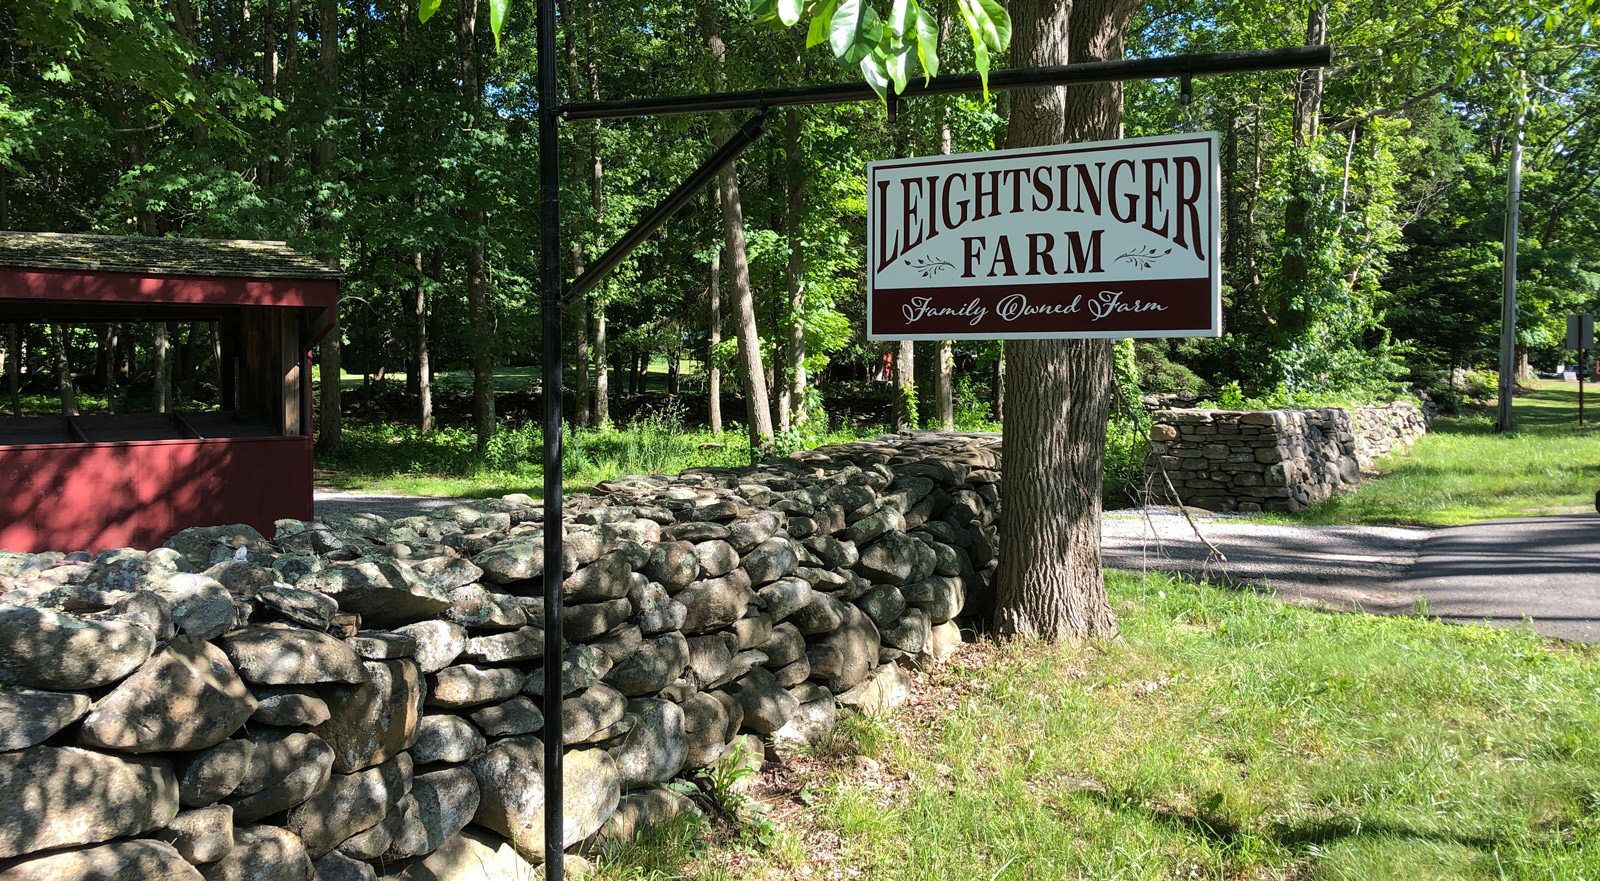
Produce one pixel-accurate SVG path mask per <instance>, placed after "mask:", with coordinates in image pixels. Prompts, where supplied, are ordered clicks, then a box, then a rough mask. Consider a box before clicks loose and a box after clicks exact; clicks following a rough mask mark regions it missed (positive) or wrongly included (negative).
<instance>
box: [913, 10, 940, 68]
mask: <svg viewBox="0 0 1600 881" xmlns="http://www.w3.org/2000/svg"><path fill="white" fill-rule="evenodd" d="M917 58H918V59H919V60H921V62H922V71H923V73H925V74H927V76H928V77H929V78H932V77H936V76H938V75H939V20H938V19H936V18H934V17H933V15H932V14H931V13H929V12H928V10H926V9H923V8H922V7H920V6H919V7H917Z"/></svg>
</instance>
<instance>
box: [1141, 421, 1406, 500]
mask: <svg viewBox="0 0 1600 881" xmlns="http://www.w3.org/2000/svg"><path fill="white" fill-rule="evenodd" d="M1153 418H1154V422H1155V424H1154V425H1153V426H1152V427H1151V429H1150V449H1149V452H1148V455H1147V458H1146V459H1145V483H1146V485H1147V486H1148V487H1149V489H1150V492H1151V494H1152V496H1153V500H1154V501H1156V502H1158V503H1166V504H1176V503H1178V502H1180V501H1181V502H1182V503H1183V504H1185V505H1193V506H1195V507H1199V508H1205V509H1207V510H1211V511H1240V512H1255V511H1300V510H1304V509H1305V508H1307V507H1310V506H1311V505H1314V504H1316V503H1317V502H1320V501H1322V500H1323V499H1326V498H1328V497H1329V496H1331V495H1333V494H1334V493H1335V492H1338V491H1339V490H1340V489H1342V488H1343V487H1346V486H1351V485H1354V484H1356V483H1359V482H1360V481H1361V474H1362V472H1363V471H1366V472H1370V471H1371V470H1372V468H1373V464H1374V463H1375V462H1376V461H1377V460H1378V459H1380V458H1382V457H1383V456H1386V455H1389V454H1391V453H1401V452H1405V451H1406V450H1408V449H1410V448H1411V445H1412V444H1413V443H1414V442H1415V441H1416V439H1417V438H1419V437H1421V436H1422V435H1423V434H1424V433H1426V432H1427V430H1428V423H1429V421H1430V414H1429V413H1428V412H1427V411H1426V410H1424V409H1423V408H1422V407H1419V406H1417V405H1416V404H1414V403H1412V402H1410V401H1395V402H1394V403H1391V404H1388V405H1385V406H1381V407H1355V408H1352V409H1346V408H1344V407H1322V408H1319V409H1316V410H1257V411H1239V410H1162V411H1159V412H1157V413H1156V414H1155V415H1154V417H1153ZM1160 469H1165V470H1166V473H1167V477H1168V478H1170V479H1171V481H1172V485H1173V486H1174V487H1175V488H1176V489H1177V491H1178V496H1179V498H1176V499H1175V498H1173V497H1172V493H1171V492H1170V491H1169V490H1168V488H1167V484H1166V481H1165V480H1163V479H1162V475H1161V474H1160Z"/></svg>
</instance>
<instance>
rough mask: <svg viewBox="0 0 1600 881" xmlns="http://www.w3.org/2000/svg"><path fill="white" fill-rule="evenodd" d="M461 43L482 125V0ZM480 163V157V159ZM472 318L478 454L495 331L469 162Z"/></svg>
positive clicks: (484, 441)
mask: <svg viewBox="0 0 1600 881" xmlns="http://www.w3.org/2000/svg"><path fill="white" fill-rule="evenodd" d="M457 10H458V13H457V23H456V47H457V49H458V50H459V52H460V55H461V98H462V103H463V104H465V105H466V110H467V119H468V122H467V124H468V126H471V127H476V126H477V120H478V113H479V112H480V110H481V109H482V106H483V82H482V80H481V78H480V77H479V72H478V2H477V0H459V2H458V3H457ZM474 161H475V160H474ZM466 178H467V179H466V184H465V187H464V188H465V191H466V202H467V205H468V206H469V207H468V209H467V217H466V220H467V235H468V236H469V237H470V238H471V240H472V244H471V246H469V247H468V248H467V320H468V323H469V324H470V325H471V326H472V430H473V432H474V434H475V435H476V436H477V439H478V452H480V453H481V452H483V451H484V450H486V449H488V446H489V438H491V437H494V432H495V423H494V348H493V347H494V334H493V332H492V331H491V330H490V328H489V303H488V277H487V273H486V271H485V268H484V259H485V253H484V243H483V238H484V236H485V235H487V234H488V230H487V229H486V227H485V218H484V211H483V209H482V208H480V207H477V206H476V200H477V195H476V193H477V188H478V181H477V175H476V173H475V172H474V170H473V167H472V165H471V164H470V163H469V164H468V166H467V169H466Z"/></svg>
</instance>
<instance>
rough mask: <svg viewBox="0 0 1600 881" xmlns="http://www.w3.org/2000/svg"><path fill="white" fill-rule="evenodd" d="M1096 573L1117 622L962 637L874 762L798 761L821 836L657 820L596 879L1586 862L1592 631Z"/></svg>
mask: <svg viewBox="0 0 1600 881" xmlns="http://www.w3.org/2000/svg"><path fill="white" fill-rule="evenodd" d="M1108 577H1109V579H1110V588H1111V592H1112V597H1113V605H1114V606H1115V607H1116V609H1117V611H1118V613H1119V617H1120V622H1121V626H1122V630H1123V639H1122V640H1121V641H1119V642H1115V643H1112V644H1108V645H1102V646H1096V647H1090V648H1071V647H1068V648H1058V647H1049V646H1042V645H1038V644H1031V643H1013V644H1006V645H998V646H996V645H993V644H982V643H980V644H979V645H977V646H974V647H969V648H968V649H967V651H966V653H965V654H964V655H963V656H958V659H957V662H956V663H955V664H954V665H953V666H951V667H948V668H945V669H943V670H941V671H938V672H935V673H934V674H933V675H932V676H931V678H930V681H929V682H928V683H927V684H926V685H925V686H923V691H922V692H921V694H920V696H919V700H924V701H932V705H931V706H929V705H924V706H922V707H918V708H913V709H911V710H910V711H908V712H907V713H906V714H904V715H905V717H906V718H905V719H902V720H901V721H898V722H891V723H890V724H889V725H887V726H885V727H884V728H883V736H881V737H874V738H864V739H860V740H858V741H857V745H856V748H857V749H859V750H860V751H862V752H863V753H866V754H868V755H870V757H872V758H874V759H876V760H877V761H878V762H880V763H881V765H882V768H883V774H882V775H881V777H882V778H887V783H885V782H884V780H883V779H878V780H872V779H864V778H863V777H862V776H861V775H859V774H854V773H852V772H851V770H850V767H851V763H850V762H849V761H848V760H845V761H840V762H838V763H837V764H836V765H835V766H834V767H832V768H831V769H827V770H823V771H819V772H815V779H812V780H809V781H808V782H807V785H808V786H809V787H810V790H811V791H812V792H814V793H816V798H815V805H814V808H813V809H812V810H811V811H809V812H806V814H807V815H808V816H810V817H811V818H812V819H811V820H810V821H805V820H792V821H791V826H792V827H794V828H791V829H790V830H789V834H790V835H791V836H796V837H801V838H804V839H806V840H807V841H808V842H811V843H817V842H824V843H827V842H837V853H831V852H829V849H826V848H824V849H809V850H808V849H803V852H816V853H822V854H826V855H825V856H817V857H813V858H808V860H807V861H806V862H803V863H802V864H800V865H799V866H795V865H792V864H790V863H791V859H790V858H789V857H787V856H780V855H777V854H774V853H772V852H770V851H767V850H762V849H760V848H753V849H752V846H750V845H748V844H746V845H731V846H730V845H713V846H710V847H709V848H707V847H706V846H705V845H700V846H695V845H694V844H693V842H692V841H686V840H685V838H684V832H683V830H682V829H681V828H679V829H677V830H676V831H675V832H674V833H673V835H674V836H676V837H668V838H665V839H662V840H659V841H655V842H652V841H650V840H647V841H646V842H645V843H644V844H643V845H642V846H641V847H640V848H635V849H634V850H633V851H632V852H631V856H630V855H629V854H622V855H619V858H618V859H616V860H613V861H611V862H608V863H605V864H603V868H602V872H601V877H602V879H623V878H628V879H635V878H643V879H667V878H675V877H685V878H702V877H704V878H729V879H739V878H761V879H771V878H789V877H799V876H803V875H807V874H809V875H811V876H812V877H824V878H831V877H849V878H855V877H859V878H873V879H888V881H898V879H905V881H946V879H948V881H968V879H997V881H998V879H1009V881H1034V879H1058V878H1086V879H1109V878H1126V879H1151V878H1215V879H1224V878H1226V879H1245V878H1249V879H1258V878H1259V879H1267V878H1273V879H1291V878H1292V879H1424V878H1428V879H1431V878H1452V879H1454V878H1464V879H1474V878H1482V879H1499V878H1517V879H1536V878H1537V879H1574V881H1576V879H1580V878H1589V879H1592V878H1595V877H1597V875H1600V813H1597V811H1600V701H1597V700H1596V698H1597V696H1600V664H1597V661H1600V658H1597V656H1596V651H1595V650H1594V649H1590V648H1585V647H1579V646H1572V645H1568V644H1561V643H1554V642H1550V641H1546V640H1543V639H1541V638H1539V637H1537V636H1533V635H1530V634H1527V633H1524V632H1519V631H1509V630H1504V629H1499V628H1479V627H1457V626H1452V625H1446V624H1440V623H1436V622H1430V621H1426V620H1422V619H1419V618H1389V617H1374V616H1364V615H1339V614H1329V613H1321V612H1315V611H1310V610H1306V609H1302V608H1297V607H1294V606H1289V605H1285V604H1281V603H1279V602H1277V601H1275V600H1273V599H1270V598H1267V597H1261V596H1256V595H1251V594H1241V593H1238V592H1234V591H1228V590H1223V589H1217V588H1212V587H1205V586H1197V585H1194V584H1187V583H1179V582H1175V581H1171V580H1168V579H1166V578H1163V577H1159V576H1153V577H1149V578H1139V577H1137V576H1134V575H1131V574H1120V573H1116V574H1111V575H1109V576H1108ZM641 855H644V858H643V859H641Z"/></svg>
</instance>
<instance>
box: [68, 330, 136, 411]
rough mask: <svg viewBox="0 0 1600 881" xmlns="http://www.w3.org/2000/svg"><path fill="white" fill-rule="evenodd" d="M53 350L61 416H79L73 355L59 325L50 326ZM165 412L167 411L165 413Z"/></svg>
mask: <svg viewBox="0 0 1600 881" xmlns="http://www.w3.org/2000/svg"><path fill="white" fill-rule="evenodd" d="M50 342H51V343H52V344H53V345H52V346H51V348H53V349H55V356H56V394H57V395H58V396H59V397H60V398H61V415H62V416H76V415H78V392H77V387H76V386H74V385H73V383H72V353H71V352H68V351H67V330H66V328H64V327H62V326H61V325H59V324H52V325H50ZM163 412H165V411H163Z"/></svg>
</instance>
